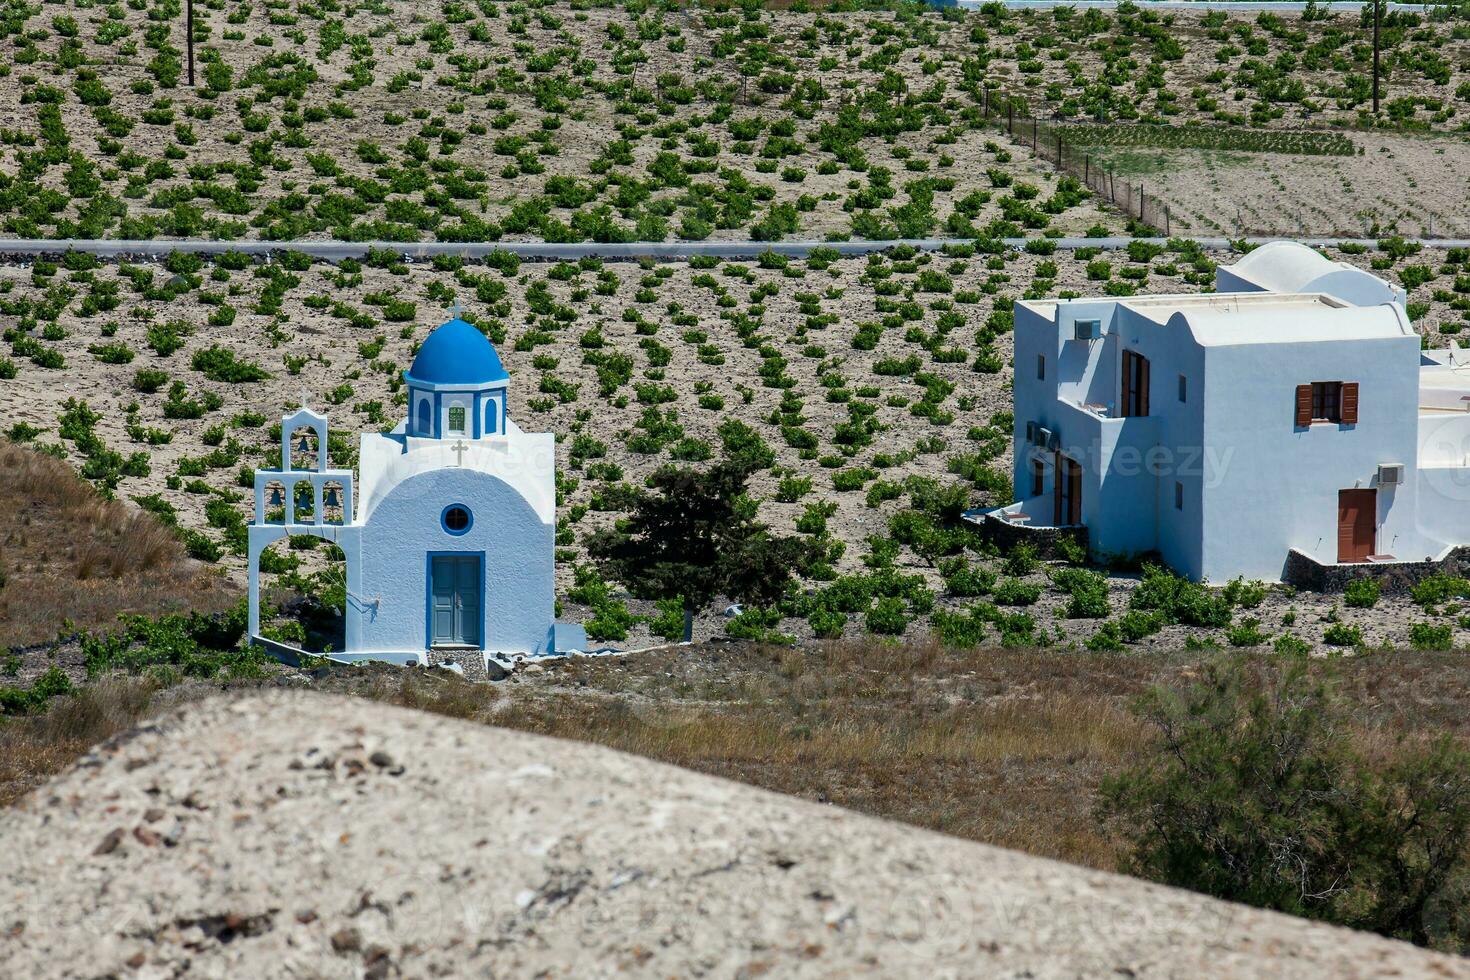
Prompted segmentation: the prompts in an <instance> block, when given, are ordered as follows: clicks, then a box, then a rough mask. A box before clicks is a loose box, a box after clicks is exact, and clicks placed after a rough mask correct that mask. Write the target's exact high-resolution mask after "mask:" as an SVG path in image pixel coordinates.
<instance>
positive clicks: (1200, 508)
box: [977, 242, 1470, 582]
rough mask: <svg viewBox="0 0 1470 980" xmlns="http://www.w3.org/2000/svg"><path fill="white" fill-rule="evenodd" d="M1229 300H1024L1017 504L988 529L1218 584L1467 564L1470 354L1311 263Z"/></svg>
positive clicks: (1262, 265)
mask: <svg viewBox="0 0 1470 980" xmlns="http://www.w3.org/2000/svg"><path fill="white" fill-rule="evenodd" d="M1216 286H1217V289H1218V291H1217V292H1214V293H1206V294H1199V295H1181V296H1135V297H1126V298H1118V299H1075V300H1061V299H1056V300H1038V301H1031V302H1017V303H1016V306H1015V455H1014V464H1015V486H1016V496H1017V498H1018V499H1017V501H1016V502H1015V503H1012V504H1010V505H1008V506H1005V507H1000V508H996V509H994V510H990V511H985V512H981V514H980V515H978V517H977V519H978V520H980V521H981V522H982V523H990V526H991V527H993V528H996V527H999V526H1000V525H997V524H995V523H991V522H1005V525H1006V528H1005V532H1006V533H1008V534H1011V535H1013V536H1015V535H1019V536H1023V537H1024V536H1025V535H1026V534H1027V533H1028V532H1026V531H1023V530H1022V528H1059V527H1065V528H1073V529H1078V530H1080V529H1082V528H1085V529H1086V536H1087V540H1088V545H1089V548H1090V550H1091V551H1092V553H1093V554H1094V556H1098V557H1109V556H1132V555H1139V554H1143V553H1147V552H1157V553H1158V554H1159V555H1160V556H1161V557H1162V558H1163V560H1164V561H1166V562H1167V563H1168V564H1169V565H1170V566H1172V567H1173V568H1175V569H1176V570H1177V571H1179V572H1180V573H1182V574H1185V575H1188V576H1190V577H1191V578H1195V579H1210V580H1213V581H1217V582H1218V581H1223V580H1227V579H1230V578H1233V577H1235V576H1237V575H1244V576H1247V577H1250V578H1260V579H1265V580H1271V581H1274V580H1280V579H1282V578H1283V576H1286V577H1288V578H1293V579H1296V578H1298V577H1300V575H1299V573H1300V571H1301V569H1302V568H1303V567H1310V568H1313V569H1316V570H1318V572H1320V571H1321V570H1322V569H1330V568H1332V567H1333V566H1337V565H1345V564H1358V563H1365V562H1369V563H1395V562H1410V561H1413V562H1422V561H1426V560H1428V561H1438V560H1441V559H1443V558H1445V557H1447V556H1448V555H1449V553H1450V551H1452V550H1453V549H1454V548H1455V547H1457V546H1460V545H1465V544H1470V506H1466V503H1467V502H1470V356H1467V355H1464V354H1458V352H1456V351H1454V350H1451V351H1422V352H1421V350H1420V340H1419V335H1418V333H1417V332H1416V331H1415V329H1414V327H1413V325H1412V324H1410V322H1409V318H1408V315H1407V314H1406V312H1405V305H1404V302H1405V296H1404V293H1403V291H1402V290H1400V289H1397V288H1395V287H1393V286H1391V285H1390V284H1388V283H1386V282H1384V281H1383V280H1381V279H1379V278H1377V277H1376V276H1373V275H1371V274H1369V273H1367V272H1364V271H1362V270H1359V269H1355V268H1353V267H1351V266H1348V265H1346V264H1343V263H1335V262H1331V261H1329V260H1328V259H1326V258H1324V257H1323V256H1322V255H1320V254H1319V253H1317V252H1315V251H1313V250H1312V249H1309V248H1307V247H1305V246H1302V245H1298V244H1295V243H1290V242H1274V243H1272V244H1270V245H1266V246H1264V247H1262V248H1259V249H1256V250H1255V251H1253V252H1251V253H1250V254H1249V255H1247V256H1245V257H1244V258H1243V259H1241V261H1239V262H1238V263H1236V264H1235V265H1233V266H1225V267H1221V268H1220V269H1219V270H1218V272H1217V274H1216ZM1289 556H1290V564H1291V566H1292V568H1291V569H1289V567H1288V565H1289Z"/></svg>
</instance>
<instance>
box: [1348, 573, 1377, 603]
mask: <svg viewBox="0 0 1470 980" xmlns="http://www.w3.org/2000/svg"><path fill="white" fill-rule="evenodd" d="M1378 593H1379V589H1378V582H1377V580H1375V579H1371V578H1355V579H1353V580H1352V581H1351V582H1349V583H1348V584H1347V588H1345V589H1343V591H1342V602H1343V605H1345V606H1350V607H1351V608H1353V609H1372V608H1373V607H1374V606H1375V605H1377V604H1378Z"/></svg>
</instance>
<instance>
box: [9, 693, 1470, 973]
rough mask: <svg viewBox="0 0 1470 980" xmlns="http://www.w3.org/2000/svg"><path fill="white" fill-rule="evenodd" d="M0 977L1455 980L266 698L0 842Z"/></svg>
mask: <svg viewBox="0 0 1470 980" xmlns="http://www.w3.org/2000/svg"><path fill="white" fill-rule="evenodd" d="M0 836H3V837H4V839H5V840H6V842H7V847H6V848H5V850H4V853H3V854H0V903H3V905H4V907H5V908H6V910H7V922H6V923H5V926H6V935H7V942H6V943H5V944H3V945H0V973H4V974H6V975H10V976H30V977H49V976H64V975H65V976H69V975H78V974H82V975H96V974H112V975H118V976H145V975H146V976H163V975H171V974H173V973H176V972H177V971H179V970H180V969H185V968H187V969H188V970H189V971H190V972H192V973H197V974H200V975H203V974H215V973H219V974H234V975H249V976H257V977H272V976H284V975H301V974H302V973H307V974H322V973H326V974H340V973H345V972H353V973H356V971H358V970H359V969H361V970H364V971H365V973H366V975H368V976H374V977H389V976H400V975H403V976H418V975H465V974H469V973H475V974H494V975H518V976H523V975H530V974H532V973H538V972H544V974H545V975H558V976H561V975H566V976H592V975H610V974H614V973H618V974H625V975H649V976H654V975H658V976H670V975H683V976H687V975H717V976H757V975H761V974H771V975H781V976H850V975H855V974H863V975H873V976H887V977H899V976H921V975H922V976H932V975H936V974H940V975H943V974H956V973H958V974H966V973H977V974H978V973H983V974H986V975H991V976H998V975H1007V976H1012V975H1026V976H1031V977H1062V976H1078V975H1089V976H1097V975H1114V974H1117V975H1127V976H1138V977H1153V976H1157V977H1163V976H1198V975H1201V974H1203V973H1208V974H1209V975H1211V976H1215V977H1257V976H1266V975H1287V974H1289V975H1291V976H1294V977H1315V976H1322V977H1328V976H1330V977H1338V978H1344V977H1367V976H1382V975H1385V974H1390V973H1396V974H1399V975H1421V976H1424V975H1434V976H1441V977H1453V976H1470V966H1467V965H1466V963H1465V961H1461V960H1454V959H1448V958H1442V957H1437V956H1434V955H1432V954H1429V953H1426V952H1423V951H1421V950H1417V949H1414V948H1412V947H1409V946H1405V945H1401V944H1398V943H1393V942H1389V941H1386V940H1382V939H1379V938H1376V937H1371V936H1366V935H1359V934H1354V933H1350V932H1346V931H1343V930H1340V929H1333V928H1328V927H1324V926H1320V925H1314V924H1309V923H1304V922H1300V921H1296V920H1292V919H1289V918H1287V917H1284V916H1279V915H1274V914H1270V913H1265V912H1259V911H1255V910H1250V909H1245V908H1241V907H1237V906H1231V905H1226V904H1223V903H1219V902H1214V901H1211V900H1209V899H1205V898H1201V897H1199V896H1194V895H1190V894H1187V893H1184V892H1180V891H1176V890H1172V889H1167V888H1161V887H1157V886H1153V885H1148V884H1144V883H1142V882H1137V881H1132V880H1129V879H1125V878H1121V877H1118V876H1114V875H1109V874H1103V873H1099V872H1094V871H1084V870H1081V869H1077V868H1072V867H1069V866H1066V865H1061V864H1057V863H1054V862H1050V861H1044V860H1039V859H1035V858H1029V857H1025V856H1022V855H1020V854H1016V853H1013V852H1009V851H1001V850H997V849H994V848H989V847H985V846H982V845H976V844H969V843H965V842H961V841H958V840H955V839H952V838H948V837H944V836H941V835H938V834H933V833H929V832H926V831H919V830H914V829H912V828H908V827H903V826H900V825H897V824H891V823H887V822H884V821H880V820H874V819H872V818H868V817H862V816H859V815H856V814H853V813H849V812H846V811H842V810H837V809H834V808H830V807H823V806H818V805H815V804H810V803H806V802H802V801H798V800H792V799H788V798H784V797H780V796H776V795H773V794H770V793H767V792H764V791H761V790H757V789H753V788H750V787H745V786H741V785H738V784H735V783H729V782H725V781H723V780H718V779H714V778H711V777H707V776H701V775H697V774H694V773H690V772H686V771H683V770H679V769H675V768H672V767H669V766H665V765H660V764H658V763H653V762H648V761H645V760H641V759H637V758H634V757H631V756H626V755H622V754H620V753H615V752H611V751H608V750H606V749H601V748H595V747H591V746H585V745H576V744H573V743H569V742H561V741H555V740H550V739H544V738H538V737H535V736H529V735H524V734H520V733H514V732H509V731H501V730H496V729H489V728H484V727H480V726H475V725H471V724H467V723H463V722H457V721H453V720H447V719H443V718H438V717H435V716H431V715H427V714H421V713H417V712H412V711H407V710H403V709H396V708H389V707H386V706H382V705H373V704H367V703H364V702H362V701H357V700H349V699H338V698H325V697H321V696H315V695H307V694H301V693H290V692H284V691H277V692H271V693H268V694H259V695H254V696H249V697H244V698H238V699H228V698H216V699H213V700H210V701H206V702H202V703H199V704H196V705H192V706H189V707H187V708H185V709H183V710H181V711H178V712H176V713H175V714H173V715H171V716H168V717H166V718H163V719H161V720H160V721H158V722H157V723H155V724H151V725H147V726H145V727H142V728H140V729H137V730H135V731H133V732H131V733H129V734H126V735H123V736H120V737H118V738H116V739H114V740H112V741H111V742H109V743H106V744H104V745H103V746H101V747H100V748H99V749H98V750H97V751H96V752H94V753H93V754H91V755H89V756H88V757H86V758H84V759H83V760H82V762H81V763H80V764H79V765H78V767H77V768H75V769H74V770H72V771H71V772H69V773H67V774H65V775H63V776H62V777H60V778H58V779H57V780H56V781H54V782H53V783H52V784H51V785H50V786H48V787H45V788H43V789H41V790H40V791H38V792H37V793H36V794H34V795H33V796H32V797H30V798H29V799H28V800H27V801H25V802H24V803H23V804H22V805H21V806H20V808H18V809H15V810H10V811H6V812H5V813H4V814H0Z"/></svg>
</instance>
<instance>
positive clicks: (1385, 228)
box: [1088, 132, 1470, 238]
mask: <svg viewBox="0 0 1470 980" xmlns="http://www.w3.org/2000/svg"><path fill="white" fill-rule="evenodd" d="M1349 139H1351V140H1352V142H1353V143H1354V144H1355V145H1356V146H1358V147H1359V148H1360V149H1361V151H1362V152H1361V154H1360V155H1358V156H1315V155H1314V156H1291V155H1288V154H1284V153H1243V152H1230V151H1206V150H1180V149H1158V148H1141V147H1140V148H1122V147H1108V148H1096V147H1093V148H1088V152H1090V153H1091V155H1092V157H1093V159H1094V161H1095V165H1096V166H1100V167H1104V168H1106V169H1108V170H1111V171H1112V172H1114V173H1115V174H1116V175H1117V177H1116V179H1117V180H1118V181H1119V182H1122V181H1124V180H1129V181H1131V182H1132V183H1133V184H1134V185H1137V184H1138V183H1139V182H1140V181H1142V182H1143V183H1144V184H1145V185H1146V188H1147V190H1148V193H1149V194H1150V196H1152V197H1155V198H1158V199H1160V200H1162V201H1164V202H1166V203H1167V204H1168V205H1169V208H1170V212H1171V215H1172V219H1173V221H1172V225H1171V230H1172V231H1173V233H1174V234H1187V235H1226V236H1229V237H1232V238H1239V237H1244V236H1267V235H1282V236H1285V237H1311V236H1321V235H1341V236H1343V237H1352V238H1361V237H1367V238H1375V237H1378V236H1380V235H1390V234H1400V235H1404V236H1406V237H1413V238H1434V237H1440V238H1465V237H1470V210H1467V201H1470V142H1467V141H1466V139H1465V138H1464V137H1462V136H1448V135H1445V136H1427V135H1419V136H1414V135H1390V134H1384V133H1372V132H1358V133H1352V134H1351V135H1350V136H1349Z"/></svg>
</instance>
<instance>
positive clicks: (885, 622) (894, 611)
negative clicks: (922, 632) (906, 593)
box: [864, 596, 909, 636]
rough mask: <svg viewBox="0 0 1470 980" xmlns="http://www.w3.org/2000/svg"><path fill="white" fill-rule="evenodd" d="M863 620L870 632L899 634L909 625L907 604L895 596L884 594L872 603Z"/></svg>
mask: <svg viewBox="0 0 1470 980" xmlns="http://www.w3.org/2000/svg"><path fill="white" fill-rule="evenodd" d="M864 622H865V624H866V626H867V627H868V631H869V632H870V633H884V634H887V635H890V636H899V635H901V634H902V633H903V631H904V630H905V629H907V628H908V625H909V617H908V606H907V604H906V603H905V602H904V601H903V600H902V599H900V598H899V597H897V596H884V597H883V598H881V599H879V600H878V601H877V602H875V603H873V608H871V609H869V610H868V615H867V617H866V619H865V621H864Z"/></svg>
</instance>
